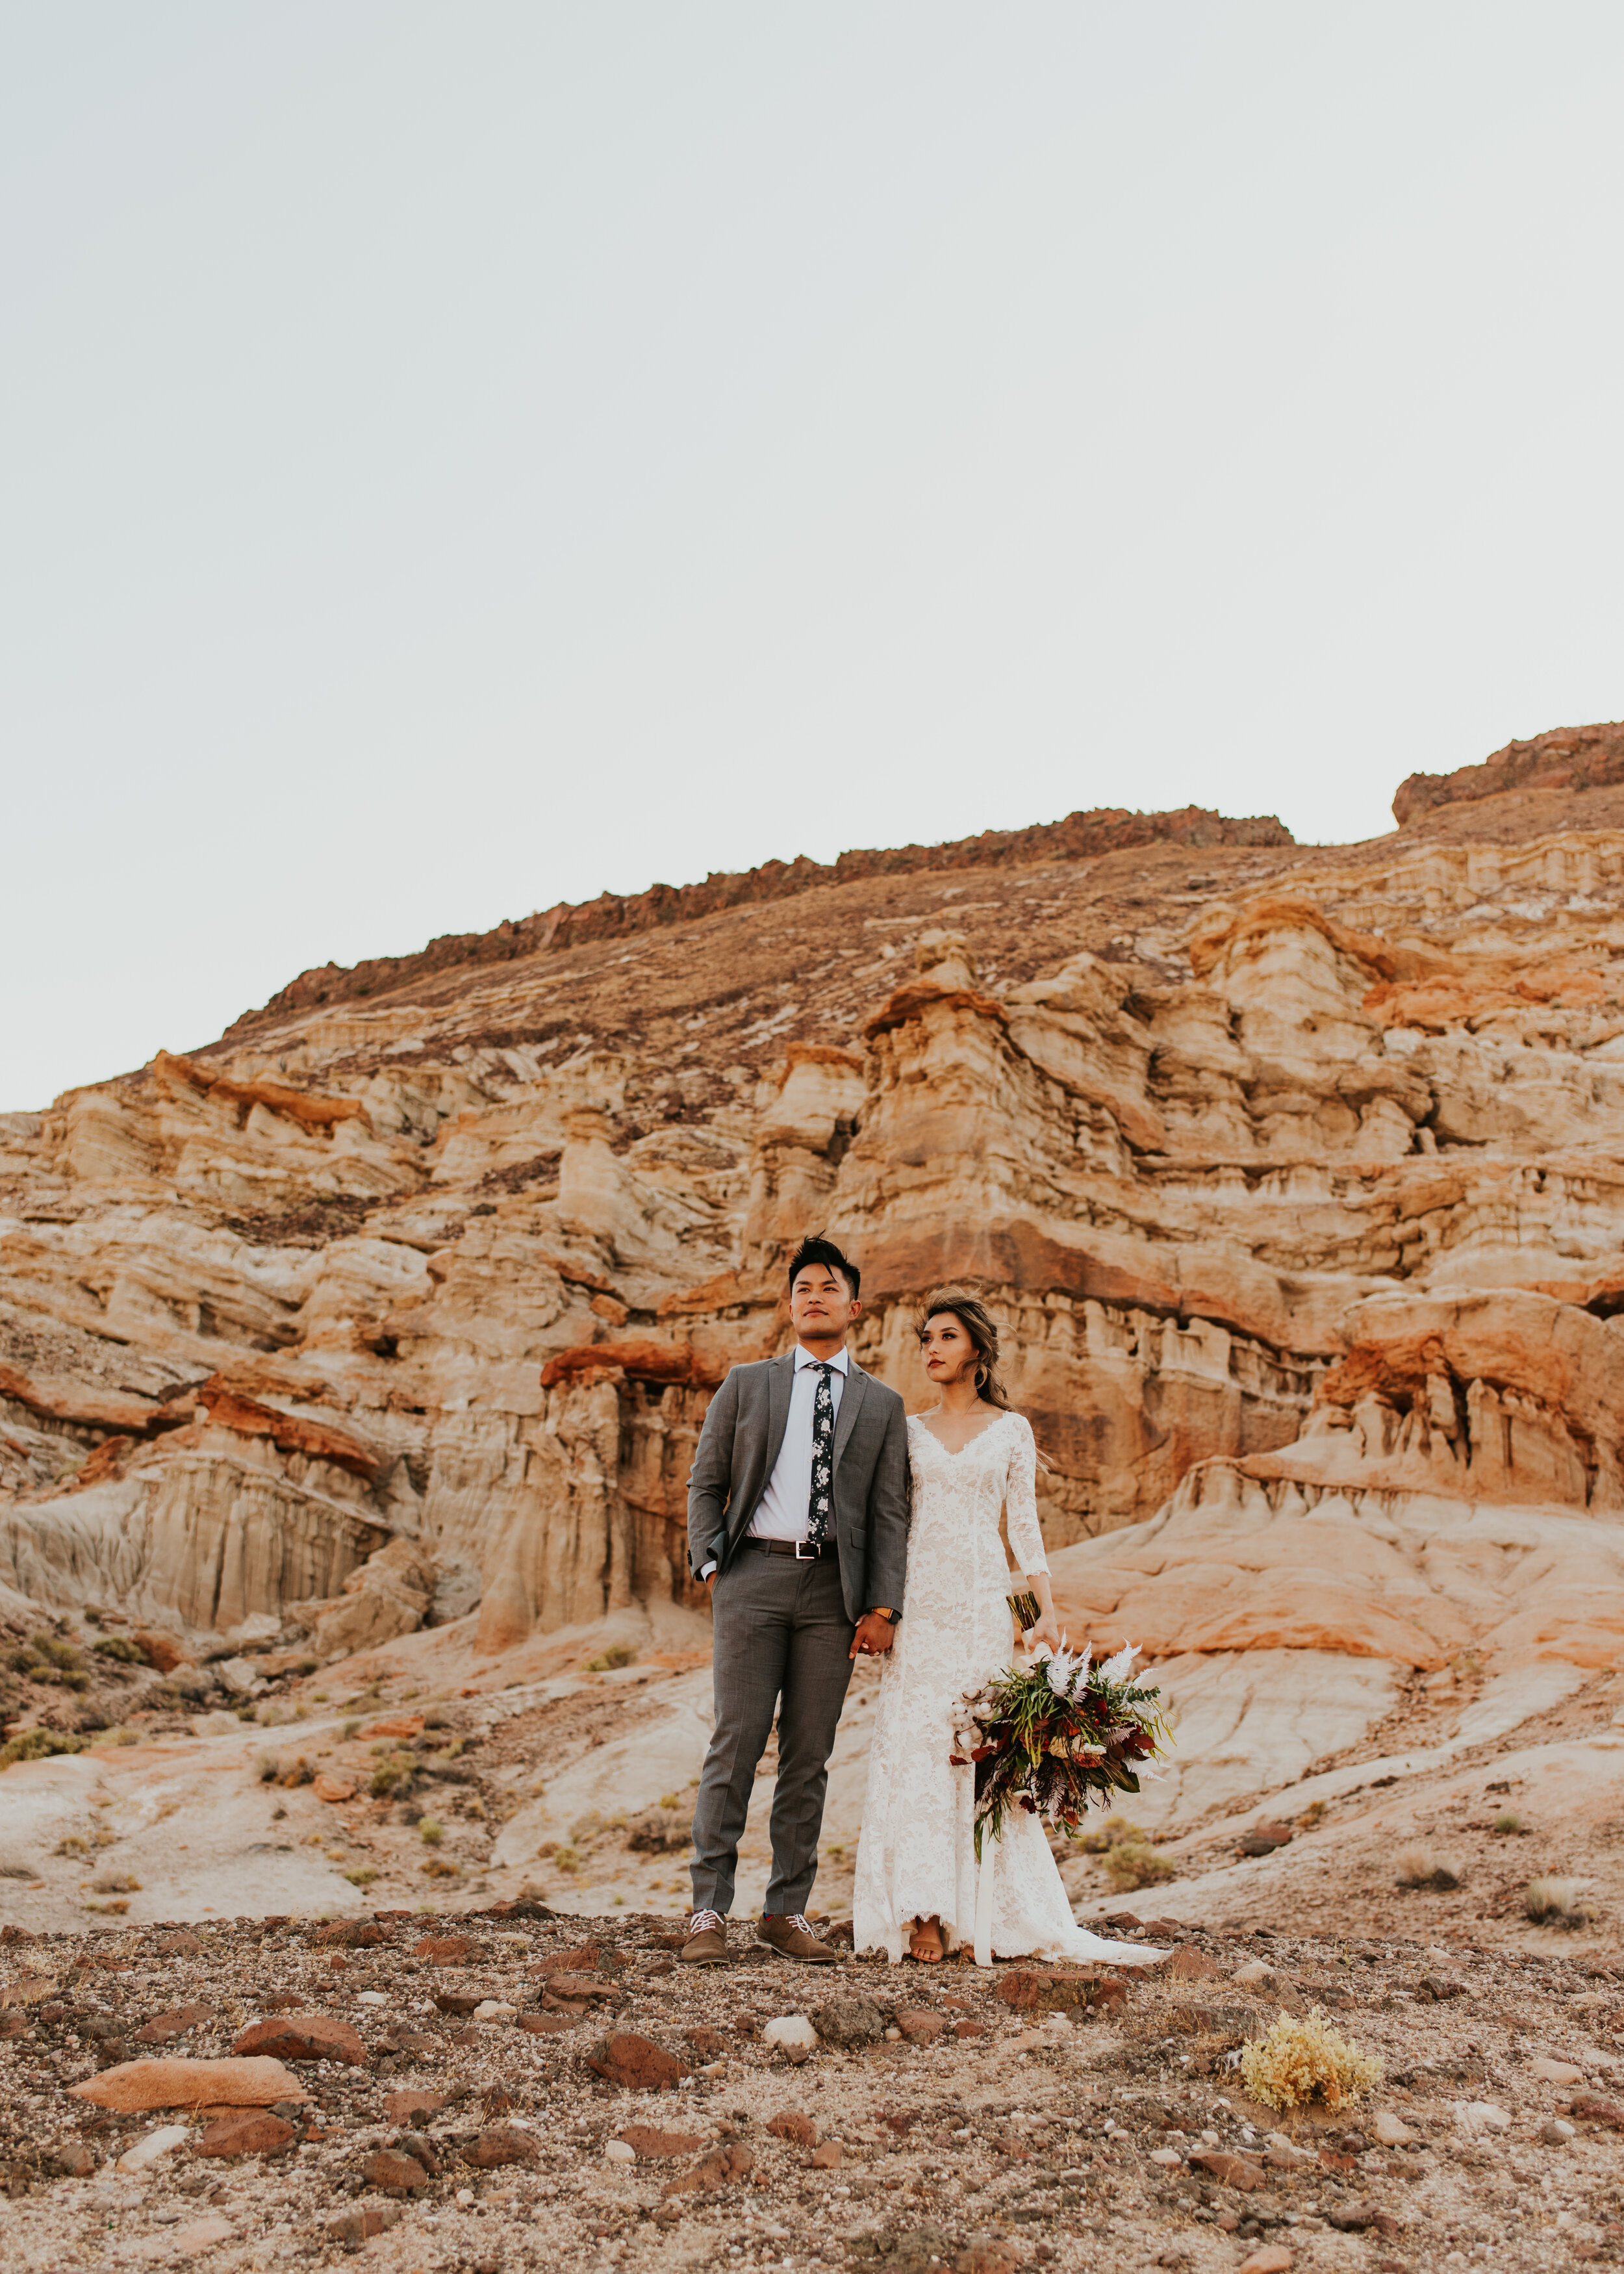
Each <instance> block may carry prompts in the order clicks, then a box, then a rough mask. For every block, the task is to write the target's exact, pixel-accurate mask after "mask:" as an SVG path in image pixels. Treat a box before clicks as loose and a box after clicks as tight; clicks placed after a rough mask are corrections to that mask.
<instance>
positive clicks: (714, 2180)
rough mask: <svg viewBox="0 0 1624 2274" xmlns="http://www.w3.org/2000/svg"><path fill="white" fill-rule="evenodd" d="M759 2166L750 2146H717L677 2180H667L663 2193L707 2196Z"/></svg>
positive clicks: (740, 2178)
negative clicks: (749, 2148)
mask: <svg viewBox="0 0 1624 2274" xmlns="http://www.w3.org/2000/svg"><path fill="white" fill-rule="evenodd" d="M755 2166H756V2158H755V2157H754V2156H753V2155H752V2154H751V2152H750V2150H748V2148H743V2147H739V2146H733V2147H731V2148H718V2149H717V2150H715V2151H714V2152H713V2153H712V2154H711V2155H709V2156H707V2157H705V2158H704V2160H703V2162H702V2163H698V2164H695V2166H694V2168H693V2170H692V2171H691V2172H682V2173H681V2174H680V2177H679V2178H677V2179H674V2180H666V2182H665V2187H664V2188H663V2189H662V2190H661V2192H662V2194H664V2195H706V2194H710V2193H711V2192H712V2191H713V2190H714V2189H716V2188H718V2187H727V2186H728V2185H729V2184H730V2183H731V2182H733V2180H742V2179H744V2178H745V2177H746V2176H747V2174H748V2172H751V2171H753V2170H754V2169H755Z"/></svg>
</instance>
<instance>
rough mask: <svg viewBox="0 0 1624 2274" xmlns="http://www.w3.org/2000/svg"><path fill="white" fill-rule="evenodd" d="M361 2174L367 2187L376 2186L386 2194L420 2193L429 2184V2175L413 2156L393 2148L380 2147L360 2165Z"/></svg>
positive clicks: (381, 2192)
mask: <svg viewBox="0 0 1624 2274" xmlns="http://www.w3.org/2000/svg"><path fill="white" fill-rule="evenodd" d="M361 2176H362V2178H363V2179H364V2180H365V2181H366V2184H367V2186H368V2187H376V2188H377V2189H378V2190H379V2192H380V2194H382V2195H421V2194H422V2192H423V2190H424V2188H425V2187H427V2185H428V2184H429V2175H428V2173H427V2172H425V2170H424V2168H423V2166H422V2165H421V2164H420V2163H419V2162H418V2161H417V2157H415V2156H402V2154H400V2152H399V2151H398V2150H396V2149H394V2148H380V2149H379V2150H377V2152H376V2154H374V2155H371V2156H369V2157H367V2158H366V2161H365V2163H364V2164H363V2165H362V2166H361Z"/></svg>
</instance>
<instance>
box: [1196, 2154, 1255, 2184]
mask: <svg viewBox="0 0 1624 2274" xmlns="http://www.w3.org/2000/svg"><path fill="white" fill-rule="evenodd" d="M1190 2161H1191V2162H1192V2164H1193V2165H1195V2167H1196V2169H1197V2170H1198V2171H1202V2172H1211V2173H1212V2175H1213V2177H1214V2179H1215V2180H1217V2181H1218V2183H1219V2185H1220V2186H1221V2187H1238V2188H1239V2190H1240V2191H1241V2193H1242V2194H1243V2195H1255V2194H1256V2193H1257V2191H1258V2189H1259V2187H1262V2186H1263V2185H1264V2184H1265V2175H1264V2170H1263V2166H1262V2165H1261V2164H1260V2163H1254V2162H1253V2161H1252V2159H1251V2157H1247V2156H1231V2155H1229V2154H1227V2153H1226V2152H1225V2150H1223V2149H1222V2148H1197V2149H1195V2150H1193V2151H1192V2155H1191V2157H1190Z"/></svg>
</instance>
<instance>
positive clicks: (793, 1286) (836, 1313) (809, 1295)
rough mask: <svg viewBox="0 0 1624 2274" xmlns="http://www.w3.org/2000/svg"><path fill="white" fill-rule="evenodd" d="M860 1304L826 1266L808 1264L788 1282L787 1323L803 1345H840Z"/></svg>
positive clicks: (838, 1276)
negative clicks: (788, 1320)
mask: <svg viewBox="0 0 1624 2274" xmlns="http://www.w3.org/2000/svg"><path fill="white" fill-rule="evenodd" d="M861 1309H862V1305H861V1303H856V1302H853V1299H852V1291H851V1289H850V1288H849V1287H848V1286H847V1285H846V1281H845V1280H844V1279H843V1278H842V1277H841V1276H840V1274H839V1273H838V1271H835V1270H831V1268H830V1267H829V1265H828V1264H827V1263H808V1264H806V1265H804V1266H803V1267H802V1269H801V1270H799V1271H797V1272H796V1274H795V1276H794V1278H793V1280H792V1281H791V1283H790V1291H789V1317H790V1324H791V1325H792V1326H793V1328H794V1329H795V1332H796V1334H797V1336H798V1337H800V1339H801V1341H802V1342H805V1343H817V1342H822V1343H841V1342H844V1341H845V1339H846V1331H847V1329H849V1328H851V1327H853V1326H854V1325H855V1323H856V1321H857V1315H858V1313H859V1312H860V1311H861Z"/></svg>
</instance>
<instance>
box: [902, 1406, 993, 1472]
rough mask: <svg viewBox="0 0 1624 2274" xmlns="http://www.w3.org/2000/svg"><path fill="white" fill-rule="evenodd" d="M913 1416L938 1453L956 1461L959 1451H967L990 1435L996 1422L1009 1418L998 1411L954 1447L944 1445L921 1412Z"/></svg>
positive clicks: (946, 1458)
mask: <svg viewBox="0 0 1624 2274" xmlns="http://www.w3.org/2000/svg"><path fill="white" fill-rule="evenodd" d="M914 1419H915V1420H916V1421H917V1422H918V1423H919V1426H920V1427H921V1429H922V1430H923V1431H924V1433H925V1434H926V1436H927V1437H929V1440H930V1442H931V1443H932V1444H933V1445H934V1446H935V1447H936V1450H937V1452H938V1453H940V1454H941V1455H942V1456H943V1457H944V1459H945V1460H949V1461H956V1460H957V1459H958V1458H959V1454H960V1453H967V1452H968V1451H969V1449H970V1448H971V1446H972V1445H979V1444H980V1443H981V1440H982V1438H983V1437H989V1436H990V1435H991V1434H992V1432H993V1431H994V1430H995V1429H996V1427H997V1426H998V1422H999V1421H1006V1420H1007V1419H1009V1416H1008V1415H1007V1414H1005V1413H1000V1414H999V1416H998V1418H997V1420H996V1421H987V1422H983V1424H982V1425H981V1427H980V1428H979V1429H978V1430H977V1431H976V1433H975V1434H974V1437H966V1440H965V1442H964V1443H963V1444H962V1445H960V1446H959V1447H957V1448H954V1447H953V1446H951V1445H944V1443H943V1442H942V1440H941V1439H940V1437H938V1436H937V1434H936V1431H935V1430H934V1429H933V1428H932V1427H930V1425H929V1422H928V1421H927V1420H926V1419H925V1417H924V1415H923V1414H922V1413H916V1414H915V1415H914Z"/></svg>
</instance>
